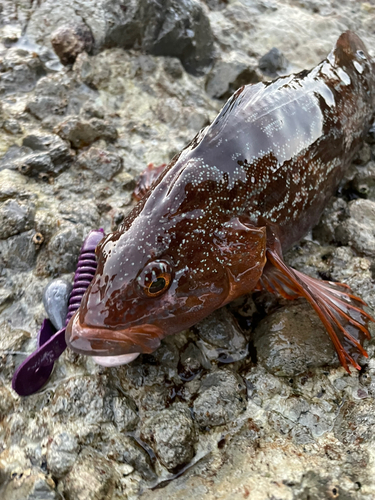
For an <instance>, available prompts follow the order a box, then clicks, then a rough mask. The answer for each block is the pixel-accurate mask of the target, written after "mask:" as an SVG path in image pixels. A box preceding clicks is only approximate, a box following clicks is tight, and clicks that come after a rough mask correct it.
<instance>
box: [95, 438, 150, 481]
mask: <svg viewBox="0 0 375 500" xmlns="http://www.w3.org/2000/svg"><path fill="white" fill-rule="evenodd" d="M101 450H102V453H104V454H105V455H107V456H110V457H111V458H112V459H114V460H116V462H118V463H126V464H129V465H131V466H132V467H134V469H135V470H136V471H137V472H138V473H139V474H140V475H141V476H142V477H143V478H144V479H145V480H146V481H152V480H155V479H156V477H157V476H156V474H155V471H154V468H153V465H152V463H151V459H150V456H149V454H148V453H147V452H146V451H145V450H144V448H142V446H141V445H140V444H139V443H138V442H137V441H136V440H135V439H134V438H132V437H130V436H126V435H124V434H123V433H120V432H119V433H117V434H112V433H111V435H110V436H108V437H107V436H104V438H103V441H102V446H101Z"/></svg>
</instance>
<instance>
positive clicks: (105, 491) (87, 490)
mask: <svg viewBox="0 0 375 500" xmlns="http://www.w3.org/2000/svg"><path fill="white" fill-rule="evenodd" d="M116 476H117V474H116V471H115V470H114V468H113V467H112V464H111V462H110V461H109V460H107V459H106V458H104V457H103V456H102V455H101V454H100V453H98V452H97V451H95V450H93V449H90V448H85V449H84V450H83V451H82V453H81V454H80V455H79V457H78V459H77V461H76V463H75V465H74V467H73V468H72V469H71V471H70V472H69V474H68V475H67V476H66V477H65V478H64V479H63V480H62V482H61V486H60V488H61V489H60V488H59V489H60V491H62V493H63V495H64V498H66V500H103V499H104V498H106V499H107V498H108V499H110V498H112V494H113V491H114V488H115V482H116V479H117V477H116Z"/></svg>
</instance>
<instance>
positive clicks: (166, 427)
mask: <svg viewBox="0 0 375 500" xmlns="http://www.w3.org/2000/svg"><path fill="white" fill-rule="evenodd" d="M141 437H142V439H143V440H144V441H146V442H147V443H148V444H149V445H150V446H151V447H152V449H153V450H154V452H155V454H156V456H157V457H158V459H159V460H160V462H161V463H162V464H163V465H164V466H165V467H166V468H167V469H168V470H171V471H173V470H175V469H176V468H178V467H181V466H182V465H184V464H186V463H188V462H190V460H191V459H192V458H193V456H194V453H195V450H194V445H195V441H196V434H195V430H194V424H193V421H192V419H191V415H190V411H189V409H188V407H187V406H185V405H183V404H182V403H176V404H174V405H173V406H172V407H171V408H168V409H165V410H163V411H161V412H158V413H156V414H155V415H153V416H152V417H149V418H147V419H146V420H145V421H144V422H143V423H142V426H141Z"/></svg>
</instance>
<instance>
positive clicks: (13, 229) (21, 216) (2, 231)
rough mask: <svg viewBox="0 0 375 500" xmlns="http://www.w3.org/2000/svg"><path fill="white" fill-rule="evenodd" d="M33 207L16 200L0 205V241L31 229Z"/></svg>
mask: <svg viewBox="0 0 375 500" xmlns="http://www.w3.org/2000/svg"><path fill="white" fill-rule="evenodd" d="M34 214H35V207H34V205H33V204H31V205H27V204H25V203H21V202H18V201H16V200H7V201H5V202H4V203H2V204H0V239H5V238H9V237H10V236H14V235H15V234H19V233H21V232H22V231H27V230H29V229H30V228H31V227H32V223H33V221H34Z"/></svg>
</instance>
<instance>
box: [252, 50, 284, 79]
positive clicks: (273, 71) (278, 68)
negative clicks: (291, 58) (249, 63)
mask: <svg viewBox="0 0 375 500" xmlns="http://www.w3.org/2000/svg"><path fill="white" fill-rule="evenodd" d="M288 65H289V63H288V61H287V60H286V58H285V56H284V54H283V53H282V52H280V50H279V49H277V48H276V47H274V48H273V49H271V50H270V51H269V52H267V54H265V55H264V56H262V57H261V58H260V59H259V69H260V70H261V72H262V73H264V74H265V75H266V76H269V77H270V78H276V77H277V76H280V75H283V74H285V73H286V71H287V69H288Z"/></svg>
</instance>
